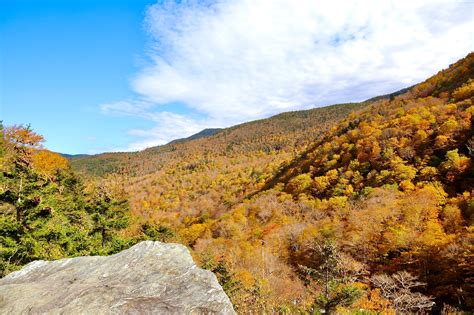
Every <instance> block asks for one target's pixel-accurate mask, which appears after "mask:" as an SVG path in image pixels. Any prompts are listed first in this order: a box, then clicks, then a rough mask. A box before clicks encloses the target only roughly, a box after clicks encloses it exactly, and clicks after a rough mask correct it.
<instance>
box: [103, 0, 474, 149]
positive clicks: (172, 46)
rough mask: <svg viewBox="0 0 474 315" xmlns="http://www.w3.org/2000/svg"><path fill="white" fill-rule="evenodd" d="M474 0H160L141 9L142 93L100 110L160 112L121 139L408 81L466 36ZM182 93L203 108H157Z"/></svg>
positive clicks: (467, 45)
mask: <svg viewBox="0 0 474 315" xmlns="http://www.w3.org/2000/svg"><path fill="white" fill-rule="evenodd" d="M473 10H474V4H473V2H472V1H432V0H431V1H406V2H405V1H339V0H333V1H314V0H299V1H294V0H261V1H255V0H229V1H226V0H222V1H176V2H175V1H160V2H159V3H157V4H155V5H153V6H151V7H149V8H148V11H147V18H146V21H145V24H146V27H147V30H148V31H149V33H150V36H151V37H152V40H153V46H152V47H151V49H150V51H151V52H150V64H149V65H148V66H147V67H145V68H143V69H142V71H140V72H139V73H138V74H137V75H136V76H135V77H134V78H132V84H131V85H132V88H133V90H134V91H135V92H136V93H137V95H139V97H138V99H139V101H131V102H130V101H129V102H118V103H114V104H108V105H103V106H102V110H103V111H105V112H108V113H112V112H114V113H120V114H124V115H136V116H139V117H143V118H145V119H149V120H153V121H155V122H156V127H154V128H153V129H152V130H139V131H138V130H134V131H131V134H133V135H136V136H139V137H141V136H145V140H144V139H140V140H139V141H137V142H136V143H133V144H131V146H130V148H129V149H142V148H144V147H146V146H149V145H156V144H162V143H165V142H168V141H170V140H172V139H173V138H176V137H183V136H187V135H189V134H191V133H193V132H195V131H198V130H199V129H202V128H204V127H216V126H225V125H230V124H235V123H238V122H242V121H245V120H250V119H256V118H261V117H265V116H269V115H271V114H274V113H277V112H281V111H286V110H293V109H301V108H308V107H312V106H321V105H326V104H331V103H339V102H347V101H358V100H363V99H367V98H369V97H372V96H376V95H378V94H383V93H388V92H391V91H394V90H397V89H399V88H402V87H406V86H409V85H411V84H414V83H416V82H419V81H420V80H423V79H425V78H426V77H427V76H429V75H431V74H433V73H435V72H436V71H438V70H440V69H441V68H443V67H447V66H448V65H449V64H450V63H452V62H454V61H456V60H457V59H459V58H461V57H463V56H465V55H466V54H467V53H469V52H470V51H472V50H473V48H474V42H473V38H474V33H473V30H474V22H473V20H474V15H473ZM174 102H180V103H183V104H185V105H186V106H187V107H188V108H189V109H190V110H192V111H193V112H197V113H200V114H202V115H203V116H204V117H205V118H202V119H195V118H192V117H188V116H186V115H178V114H173V113H170V112H161V111H160V105H166V104H169V103H174Z"/></svg>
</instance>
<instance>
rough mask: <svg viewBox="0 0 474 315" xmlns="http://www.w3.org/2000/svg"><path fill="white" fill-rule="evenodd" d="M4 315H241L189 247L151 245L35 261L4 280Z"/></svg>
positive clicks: (0, 296)
mask: <svg viewBox="0 0 474 315" xmlns="http://www.w3.org/2000/svg"><path fill="white" fill-rule="evenodd" d="M0 313H1V314H41V313H48V314H235V312H234V310H233V308H232V304H231V303H230V301H229V298H228V297H227V295H226V294H225V293H224V291H223V290H222V288H221V286H220V285H219V283H218V282H217V279H216V277H215V275H214V274H213V273H212V272H210V271H206V270H203V269H200V268H198V267H197V266H196V264H195V263H194V261H193V259H192V258H191V255H190V254H189V251H188V250H187V249H186V247H184V246H182V245H178V244H164V243H160V242H152V241H146V242H142V243H140V244H137V245H135V246H133V247H132V248H130V249H128V250H125V251H123V252H121V253H118V254H115V255H112V256H108V257H103V256H90V257H76V258H68V259H61V260H56V261H34V262H32V263H30V264H28V265H26V266H25V267H24V268H23V269H21V270H19V271H17V272H13V273H11V274H9V275H7V276H6V277H5V278H3V279H1V280H0Z"/></svg>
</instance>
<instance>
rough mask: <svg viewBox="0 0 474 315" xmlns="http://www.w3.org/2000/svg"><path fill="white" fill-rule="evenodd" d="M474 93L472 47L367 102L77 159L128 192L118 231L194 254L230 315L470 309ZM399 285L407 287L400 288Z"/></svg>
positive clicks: (82, 166)
mask: <svg viewBox="0 0 474 315" xmlns="http://www.w3.org/2000/svg"><path fill="white" fill-rule="evenodd" d="M473 96H474V54H472V53H471V54H469V55H468V56H467V57H466V58H464V59H462V60H460V61H459V62H457V63H455V64H453V65H451V66H450V68H448V69H446V70H443V71H440V72H439V73H438V74H436V75H435V76H433V77H431V78H429V79H428V80H426V81H425V82H422V83H420V84H418V85H415V86H413V87H411V88H409V89H408V90H406V91H401V92H400V93H394V94H392V95H388V96H383V97H380V98H374V99H371V100H370V101H367V102H364V103H360V104H343V105H334V106H330V107H326V108H318V109H313V110H308V111H300V112H290V113H283V114H280V115H277V116H274V117H271V118H269V119H264V120H260V121H255V122H249V123H245V124H242V125H238V126H235V127H231V128H227V129H223V130H222V131H220V132H218V133H217V134H215V135H212V136H210V137H205V138H200V139H195V140H191V141H186V142H183V143H174V144H169V145H165V146H161V147H155V148H150V149H147V150H144V151H142V152H137V153H117V154H103V155H99V156H94V157H87V158H84V159H75V160H73V161H72V163H73V165H74V167H75V168H76V169H78V170H81V171H82V172H83V173H85V174H95V175H98V174H99V175H104V176H105V177H107V176H110V174H112V175H114V174H113V173H116V174H115V176H114V177H113V179H112V180H113V181H119V182H122V183H123V184H124V186H125V187H127V190H128V193H129V195H130V204H131V207H132V213H133V218H134V221H133V224H132V226H131V227H130V228H129V229H128V231H127V233H128V235H132V236H140V235H147V236H149V237H152V238H154V239H158V240H167V241H169V240H173V241H178V242H181V243H184V244H186V245H188V246H190V247H191V248H192V249H193V254H194V255H195V257H196V259H197V260H198V261H200V263H201V265H202V266H205V267H206V268H208V269H211V270H213V271H214V272H215V273H216V274H217V276H218V279H219V280H220V282H221V285H222V286H223V287H224V289H225V290H226V292H227V293H228V294H229V296H230V298H231V299H232V302H233V303H234V305H235V307H236V309H237V311H239V312H242V313H250V312H254V313H261V312H269V313H270V312H294V313H298V312H303V313H304V312H307V311H309V310H310V309H311V307H314V305H321V304H317V303H323V304H324V303H329V302H331V301H333V300H331V299H332V298H334V299H336V297H338V296H339V295H338V294H350V297H351V302H355V304H354V305H352V306H350V305H351V303H347V304H343V303H340V304H339V309H338V310H340V311H341V312H344V311H347V312H349V311H351V310H352V311H354V310H359V309H364V310H367V311H368V312H382V311H392V312H406V311H407V310H409V311H411V312H423V311H427V310H428V309H430V308H433V310H434V311H441V310H442V309H443V310H444V311H446V312H449V311H451V312H452V311H453V310H454V309H453V307H455V308H457V309H458V310H459V309H464V310H469V309H472V308H474V305H473V304H472V301H473V300H474V299H473V296H472V292H473V291H474V290H473V284H474V274H473V273H472V268H471V267H470V261H472V258H473V246H472V237H473V234H472V233H473V231H474V229H473V227H472V224H473V213H474V201H473V192H472V190H473V186H474V181H473V177H474V176H473V162H472V154H473V151H474V147H473V146H474V139H473V128H472V124H473V113H474V107H473V103H474V99H473ZM117 174H118V175H117ZM327 266H335V267H337V268H335V269H331V270H329V269H327V268H328V267H327ZM321 268H323V269H324V268H326V269H325V270H327V271H328V273H329V272H331V275H332V276H331V277H332V278H331V280H330V281H329V280H328V277H322V276H321V271H320V270H322V269H321ZM325 279H326V280H325ZM397 279H398V280H397ZM400 279H402V280H403V281H409V282H410V281H411V282H410V283H411V284H413V285H414V286H413V287H411V288H410V289H407V290H405V291H403V290H401V289H400V288H398V289H397V287H396V286H397V281H402V280H400ZM407 279H408V280H407ZM325 281H326V282H325ZM417 281H420V282H419V283H418V282H417ZM384 283H385V284H387V283H392V284H393V285H394V286H395V289H396V290H395V291H392V293H390V292H386V291H384V288H385V287H384V285H383V284H384ZM420 283H424V284H425V285H421V284H420ZM415 284H416V285H415ZM325 288H327V289H325ZM338 290H341V291H338ZM400 290H401V291H400ZM324 292H326V295H324ZM393 292H398V293H400V294H402V293H403V294H404V295H403V294H402V295H403V296H404V298H406V297H409V300H410V301H411V302H410V301H405V302H400V299H399V298H397V296H396V295H394V293H393ZM431 297H432V299H433V300H434V302H435V303H436V304H434V306H433V303H432V302H431ZM325 299H326V300H325ZM324 301H326V302H324ZM409 302H410V303H412V304H410V303H409ZM415 302H416V303H415ZM313 303H316V304H313ZM331 303H332V302H331ZM400 303H401V304H400ZM404 303H405V304H404ZM413 303H414V304H413ZM312 305H313V306H312ZM344 305H346V306H344Z"/></svg>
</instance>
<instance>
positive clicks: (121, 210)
mask: <svg viewBox="0 0 474 315" xmlns="http://www.w3.org/2000/svg"><path fill="white" fill-rule="evenodd" d="M88 190H89V191H88V203H87V206H86V208H87V211H88V212H89V213H90V215H91V218H92V221H93V224H94V227H93V229H92V231H91V234H99V235H100V244H101V247H102V250H106V245H107V243H108V242H111V241H113V240H114V236H115V234H116V233H117V232H118V231H119V230H121V229H124V228H126V227H127V226H128V221H129V211H128V201H127V199H125V198H124V192H123V190H121V189H120V188H119V187H117V186H114V183H111V182H106V181H101V182H99V183H95V184H92V185H91V186H90V187H89V189H88ZM110 250H112V251H113V250H114V249H113V248H111V249H110ZM106 251H108V250H106Z"/></svg>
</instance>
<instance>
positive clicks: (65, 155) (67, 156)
mask: <svg viewBox="0 0 474 315" xmlns="http://www.w3.org/2000/svg"><path fill="white" fill-rule="evenodd" d="M59 154H60V155H61V156H63V157H65V158H66V159H69V160H71V159H78V158H83V157H88V156H90V155H89V154H66V153H59Z"/></svg>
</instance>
